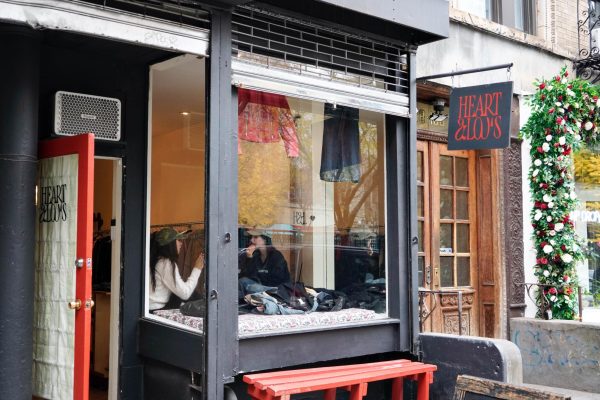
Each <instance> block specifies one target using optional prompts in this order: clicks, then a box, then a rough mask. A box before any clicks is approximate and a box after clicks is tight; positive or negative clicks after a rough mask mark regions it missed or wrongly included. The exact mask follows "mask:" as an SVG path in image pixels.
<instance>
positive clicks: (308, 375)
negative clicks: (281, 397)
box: [254, 361, 422, 389]
mask: <svg viewBox="0 0 600 400" xmlns="http://www.w3.org/2000/svg"><path fill="white" fill-rule="evenodd" d="M418 364H422V363H415V362H413V363H411V362H410V361H405V362H397V363H394V364H392V363H386V364H383V365H372V366H368V367H354V368H335V369H330V370H327V369H324V370H323V371H320V372H316V373H315V372H304V373H302V372H301V370H298V371H295V372H294V373H291V374H289V375H286V376H277V377H267V378H260V379H256V380H255V382H254V385H255V386H257V387H259V388H261V389H262V388H264V387H265V386H271V385H279V384H285V383H293V382H303V381H306V380H314V379H315V377H318V379H324V378H335V377H343V376H346V375H350V374H361V373H365V372H373V371H384V370H387V369H390V368H397V367H401V366H405V365H418Z"/></svg>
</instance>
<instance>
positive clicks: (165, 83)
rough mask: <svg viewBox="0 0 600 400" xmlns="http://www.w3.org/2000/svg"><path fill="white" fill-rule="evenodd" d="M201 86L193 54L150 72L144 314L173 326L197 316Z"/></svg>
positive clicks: (201, 246) (200, 290)
mask: <svg viewBox="0 0 600 400" xmlns="http://www.w3.org/2000/svg"><path fill="white" fill-rule="evenodd" d="M205 81H206V79H205V59H204V58H198V57H195V56H189V55H186V56H180V57H175V58H172V59H170V60H167V61H164V62H161V63H159V64H155V65H154V66H152V68H151V71H150V116H149V118H150V119H149V124H150V134H149V153H148V174H149V176H148V210H147V212H148V219H147V221H148V228H147V232H148V236H147V241H146V242H147V257H146V260H147V261H146V264H147V268H146V271H147V273H146V287H147V292H146V293H147V295H146V310H147V314H146V315H147V316H151V317H152V318H160V319H162V320H165V321H168V322H169V323H175V324H179V325H182V324H180V323H179V322H177V321H174V320H173V319H169V318H167V317H168V316H169V313H174V312H177V315H182V314H181V312H182V311H183V312H186V313H190V314H191V315H193V316H196V317H198V318H201V317H203V315H204V313H205V301H204V300H205V298H206V290H205V270H204V266H205V262H206V257H205V246H206V243H205V234H204V222H205V202H206V200H205V199H206V195H205V191H206V184H205V172H206V152H205V146H206V145H205V137H206V127H205V109H206V105H205ZM184 304H187V306H185V307H183V305H184ZM163 313H165V314H163ZM184 326H185V327H186V328H190V327H189V326H186V325H184Z"/></svg>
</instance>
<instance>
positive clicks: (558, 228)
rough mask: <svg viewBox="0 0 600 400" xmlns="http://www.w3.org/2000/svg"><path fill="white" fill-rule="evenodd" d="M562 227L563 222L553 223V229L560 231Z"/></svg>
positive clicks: (563, 225)
mask: <svg viewBox="0 0 600 400" xmlns="http://www.w3.org/2000/svg"><path fill="white" fill-rule="evenodd" d="M564 227H565V224H563V223H562V222H557V223H556V224H554V230H555V231H556V232H560V231H562V230H563V228H564Z"/></svg>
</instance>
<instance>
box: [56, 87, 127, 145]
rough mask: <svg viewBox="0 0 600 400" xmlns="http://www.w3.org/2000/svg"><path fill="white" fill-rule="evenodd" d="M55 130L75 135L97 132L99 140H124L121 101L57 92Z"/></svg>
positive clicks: (65, 134) (96, 135) (62, 134)
mask: <svg viewBox="0 0 600 400" xmlns="http://www.w3.org/2000/svg"><path fill="white" fill-rule="evenodd" d="M54 133H55V134H57V135H60V136H74V135H79V134H82V133H93V134H94V136H95V137H96V139H101V140H111V141H118V140H120V139H121V101H120V100H119V99H113V98H110V97H100V96H92V95H87V94H81V93H72V92H63V91H59V92H56V97H55V101H54Z"/></svg>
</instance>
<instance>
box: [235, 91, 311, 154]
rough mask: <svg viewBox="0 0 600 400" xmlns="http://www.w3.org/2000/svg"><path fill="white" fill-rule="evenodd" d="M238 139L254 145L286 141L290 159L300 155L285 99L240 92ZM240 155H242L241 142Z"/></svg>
mask: <svg viewBox="0 0 600 400" xmlns="http://www.w3.org/2000/svg"><path fill="white" fill-rule="evenodd" d="M238 138H239V140H246V141H248V142H254V143H273V142H277V141H279V140H280V139H283V144H284V147H285V151H286V153H287V155H288V157H298V156H299V155H300V151H299V143H298V135H297V134H296V124H295V123H294V117H293V116H292V112H291V110H290V106H289V104H288V101H287V99H286V98H285V96H282V95H279V94H273V93H265V92H259V91H256V90H250V89H238ZM238 153H239V154H242V149H241V146H240V144H239V142H238Z"/></svg>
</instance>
